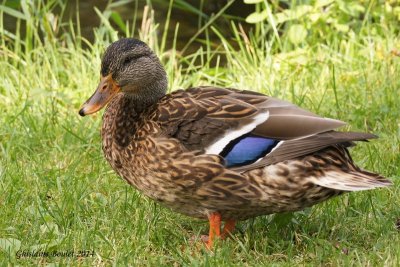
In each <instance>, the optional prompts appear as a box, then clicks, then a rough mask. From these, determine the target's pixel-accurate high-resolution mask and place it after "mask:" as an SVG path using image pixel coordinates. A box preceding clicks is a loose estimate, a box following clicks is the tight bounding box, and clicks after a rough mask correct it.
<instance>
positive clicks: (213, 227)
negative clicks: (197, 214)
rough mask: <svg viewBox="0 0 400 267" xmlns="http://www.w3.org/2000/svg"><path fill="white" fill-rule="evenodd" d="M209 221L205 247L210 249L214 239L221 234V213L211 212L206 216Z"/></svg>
mask: <svg viewBox="0 0 400 267" xmlns="http://www.w3.org/2000/svg"><path fill="white" fill-rule="evenodd" d="M208 221H209V223H210V231H209V233H208V241H207V244H206V245H207V248H208V249H212V246H213V243H214V239H215V238H216V237H217V238H218V237H220V236H221V214H219V213H218V212H213V213H211V214H210V216H209V217H208Z"/></svg>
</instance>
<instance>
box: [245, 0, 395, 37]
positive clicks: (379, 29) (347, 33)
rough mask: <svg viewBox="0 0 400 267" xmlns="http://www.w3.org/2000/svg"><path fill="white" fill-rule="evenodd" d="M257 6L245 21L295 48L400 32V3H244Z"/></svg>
mask: <svg viewBox="0 0 400 267" xmlns="http://www.w3.org/2000/svg"><path fill="white" fill-rule="evenodd" d="M244 3H246V4H252V5H255V10H256V11H255V12H253V13H252V14H250V15H249V16H247V18H246V22H248V23H252V24H257V23H267V24H270V25H271V27H272V28H274V29H277V30H278V31H279V32H280V33H282V34H286V35H287V37H288V38H289V40H290V42H291V43H292V44H294V45H300V44H304V43H312V42H315V41H316V40H319V41H321V42H329V41H330V40H332V39H336V38H337V37H340V38H341V39H344V40H348V39H352V38H354V37H355V36H356V35H360V34H361V35H363V34H365V35H366V34H369V35H380V36H385V35H386V34H387V32H388V31H395V33H398V28H395V27H394V26H395V25H397V24H398V23H400V1H397V0H390V1H366V0H361V1H343V0H337V1H334V0H314V1H309V0H300V1H279V0H271V1H265V0H244Z"/></svg>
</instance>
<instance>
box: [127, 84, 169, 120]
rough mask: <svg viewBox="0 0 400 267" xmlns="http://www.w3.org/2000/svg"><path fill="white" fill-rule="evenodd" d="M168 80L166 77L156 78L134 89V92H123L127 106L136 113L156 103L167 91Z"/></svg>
mask: <svg viewBox="0 0 400 267" xmlns="http://www.w3.org/2000/svg"><path fill="white" fill-rule="evenodd" d="M167 85H168V81H167V79H166V78H163V79H160V80H157V81H155V82H153V83H151V84H148V85H146V86H145V87H143V88H138V89H136V90H134V92H135V93H125V94H124V98H126V102H128V104H129V107H128V108H133V109H134V111H135V112H136V113H138V114H140V113H142V112H144V111H145V110H147V109H148V108H149V107H150V106H152V105H154V104H156V103H157V102H158V100H160V98H162V97H163V96H164V95H165V93H166V92H167Z"/></svg>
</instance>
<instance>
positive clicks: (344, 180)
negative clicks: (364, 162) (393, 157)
mask: <svg viewBox="0 0 400 267" xmlns="http://www.w3.org/2000/svg"><path fill="white" fill-rule="evenodd" d="M347 147H348V146H346V145H343V144H342V145H337V146H336V147H335V148H336V149H337V151H338V152H339V153H338V154H337V155H342V159H341V160H342V163H344V164H345V165H347V168H345V170H344V169H343V168H337V169H333V170H330V171H327V172H325V173H324V174H323V175H322V176H320V177H317V178H315V180H314V183H315V184H317V185H319V186H323V187H327V188H332V189H336V190H341V191H362V190H370V189H374V188H379V187H387V186H391V185H393V183H392V182H391V181H390V180H388V179H387V178H385V177H383V176H382V175H380V174H377V173H374V172H370V171H367V170H363V169H361V168H359V167H358V166H357V165H355V164H354V162H353V159H352V157H351V155H350V153H349V151H348V149H347Z"/></svg>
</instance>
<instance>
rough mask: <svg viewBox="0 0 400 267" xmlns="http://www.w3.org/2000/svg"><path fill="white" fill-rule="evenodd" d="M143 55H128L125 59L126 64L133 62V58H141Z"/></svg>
mask: <svg viewBox="0 0 400 267" xmlns="http://www.w3.org/2000/svg"><path fill="white" fill-rule="evenodd" d="M142 56H143V55H130V56H127V57H126V58H125V59H124V63H123V64H124V65H127V64H129V63H131V62H132V61H133V60H137V59H138V58H141V57H142Z"/></svg>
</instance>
